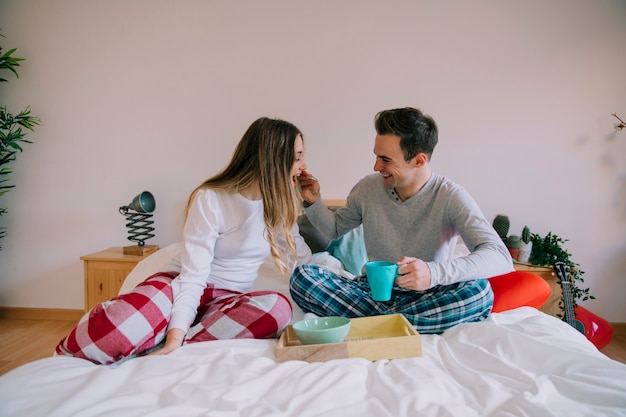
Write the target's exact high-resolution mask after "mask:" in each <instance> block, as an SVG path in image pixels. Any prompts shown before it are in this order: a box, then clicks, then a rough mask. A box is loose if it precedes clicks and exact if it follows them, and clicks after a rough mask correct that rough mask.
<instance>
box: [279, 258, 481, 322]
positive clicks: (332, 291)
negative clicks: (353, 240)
mask: <svg viewBox="0 0 626 417" xmlns="http://www.w3.org/2000/svg"><path fill="white" fill-rule="evenodd" d="M289 291H290V292H291V296H292V297H293V300H294V301H295V302H296V304H298V306H300V308H301V309H302V310H303V311H304V312H305V313H314V314H316V315H318V316H343V317H365V316H375V315H383V314H398V313H401V314H403V315H404V316H405V317H406V318H407V319H408V320H409V322H411V323H412V324H413V325H414V326H415V328H416V329H417V331H418V332H420V333H423V334H426V333H442V332H443V331H444V330H446V329H449V328H451V327H453V326H455V325H457V324H460V323H468V322H475V321H481V320H484V319H485V318H487V317H488V316H489V314H490V313H491V307H492V305H493V291H492V290H491V286H490V285H489V281H488V280H486V279H479V280H472V281H464V282H459V283H456V284H452V285H445V286H443V285H439V286H436V287H434V288H430V289H428V290H426V291H414V290H410V289H406V288H403V287H400V286H398V285H394V287H393V293H392V296H391V300H389V301H374V300H372V297H371V296H370V289H369V285H368V283H367V280H366V279H365V277H362V278H361V279H358V278H357V279H355V280H349V279H347V278H344V277H342V276H340V275H337V274H334V273H332V272H330V271H329V270H327V269H325V268H323V267H319V266H317V265H301V266H299V267H297V268H296V270H295V271H294V273H293V275H292V276H291V279H290V281H289Z"/></svg>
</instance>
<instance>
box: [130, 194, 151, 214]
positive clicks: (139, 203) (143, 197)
mask: <svg viewBox="0 0 626 417" xmlns="http://www.w3.org/2000/svg"><path fill="white" fill-rule="evenodd" d="M155 207H156V204H155V201H154V196H153V195H152V193H151V192H149V191H144V192H142V193H141V194H137V196H135V198H133V201H132V202H131V203H130V204H129V205H128V208H129V209H131V210H134V211H136V212H137V213H152V212H153V211H154V209H155Z"/></svg>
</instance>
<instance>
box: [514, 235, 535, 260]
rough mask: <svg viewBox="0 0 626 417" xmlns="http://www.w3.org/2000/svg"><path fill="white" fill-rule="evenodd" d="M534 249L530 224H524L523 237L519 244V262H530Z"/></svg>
mask: <svg viewBox="0 0 626 417" xmlns="http://www.w3.org/2000/svg"><path fill="white" fill-rule="evenodd" d="M532 250H533V241H532V236H531V234H530V229H529V228H528V226H524V228H523V229H522V239H521V242H520V246H519V256H518V258H517V261H518V262H521V263H528V262H530V254H531V252H532Z"/></svg>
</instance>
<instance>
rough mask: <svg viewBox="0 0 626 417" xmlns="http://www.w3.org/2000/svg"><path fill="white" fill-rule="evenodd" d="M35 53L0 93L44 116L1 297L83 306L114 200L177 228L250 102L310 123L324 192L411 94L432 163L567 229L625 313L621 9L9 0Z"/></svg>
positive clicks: (20, 183)
mask: <svg viewBox="0 0 626 417" xmlns="http://www.w3.org/2000/svg"><path fill="white" fill-rule="evenodd" d="M0 28H2V31H1V33H2V34H3V35H4V36H5V37H6V38H0V45H2V46H3V48H4V50H5V51H6V50H8V49H9V48H10V47H17V48H18V55H19V56H22V57H25V58H27V60H26V61H25V62H24V63H23V65H22V67H21V69H20V78H19V80H15V79H11V80H10V82H9V83H3V84H0V94H1V99H0V104H5V103H6V104H8V105H9V107H10V109H12V110H14V111H17V110H19V109H21V108H23V107H25V106H26V105H31V106H32V111H33V113H34V114H35V115H37V116H39V117H41V119H42V121H43V124H42V125H41V126H40V127H38V128H37V130H36V132H35V133H34V134H31V135H29V136H28V139H31V140H33V141H34V142H35V143H34V144H32V145H26V149H25V152H24V153H23V154H21V155H19V159H18V162H17V163H16V164H15V165H14V175H13V176H12V181H13V183H15V184H17V187H16V188H15V189H14V190H13V191H11V192H10V193H9V194H7V195H6V196H5V197H3V201H2V206H5V207H8V208H9V210H10V212H9V214H8V215H5V216H3V217H2V218H0V222H2V224H3V225H5V226H7V227H8V230H9V236H8V237H7V238H5V239H3V240H2V242H0V244H1V245H2V246H3V247H4V249H3V250H2V251H0V305H2V306H14V307H46V308H70V309H72V308H74V309H81V308H82V307H83V269H82V268H83V267H82V263H81V261H80V260H79V257H80V256H81V255H84V254H88V253H91V252H95V251H98V250H101V249H104V248H107V247H110V246H124V245H127V244H130V243H129V242H128V241H127V240H126V229H125V227H124V218H123V217H122V216H121V215H120V214H119V213H118V208H119V207H120V206H122V205H125V204H128V203H129V202H130V199H132V197H133V196H135V195H136V194H137V193H139V192H140V191H143V190H149V191H151V192H152V193H153V194H154V195H155V197H156V200H157V209H156V212H155V217H154V220H155V226H156V229H157V230H156V234H157V236H156V238H154V239H151V240H149V241H148V243H153V244H160V245H161V246H165V245H167V244H169V243H172V242H174V241H176V240H178V239H179V237H180V226H181V210H182V207H183V205H184V203H185V201H186V197H187V195H188V193H189V192H190V191H191V190H192V189H193V188H194V187H195V186H196V185H197V184H198V183H199V182H201V181H202V180H204V179H206V178H207V177H208V176H210V175H211V174H214V173H215V172H216V171H217V170H218V169H220V168H221V167H223V166H224V164H225V163H226V161H227V160H228V159H229V157H230V155H231V152H232V150H233V147H234V145H235V143H236V142H237V141H238V140H239V138H240V137H241V135H242V133H243V131H244V130H245V128H246V127H247V126H248V125H249V124H250V123H251V122H252V121H253V120H254V119H256V118H257V117H259V116H262V115H268V116H276V117H281V118H285V119H287V120H290V121H292V122H294V123H295V124H296V125H298V126H299V127H300V128H301V129H302V130H303V132H304V133H305V141H306V146H307V155H306V158H307V162H308V164H309V168H310V171H311V172H312V173H314V174H315V175H316V176H318V177H319V179H320V181H321V184H322V187H323V194H324V196H325V197H327V198H343V197H345V196H346V195H347V193H348V191H349V190H350V188H351V186H352V185H353V184H354V183H355V182H356V181H357V180H358V179H359V178H360V177H362V176H363V175H365V174H368V173H370V172H372V166H373V162H374V159H373V156H372V146H373V139H374V130H373V123H372V119H373V116H374V114H375V113H376V112H377V111H379V110H382V109H386V108H392V107H399V106H416V107H421V108H422V109H423V110H424V111H426V112H427V113H430V114H431V115H432V116H434V117H435V119H436V120H437V121H438V123H439V127H440V145H439V147H438V148H437V149H436V151H435V154H434V159H433V165H434V169H435V170H436V171H438V172H441V173H443V174H446V175H448V176H449V177H451V178H452V179H453V180H456V181H457V182H459V183H461V184H463V185H464V186H466V187H467V189H468V190H469V191H470V192H471V193H472V195H473V196H474V198H475V199H476V200H477V201H478V203H479V205H480V206H481V207H482V208H483V211H484V213H485V215H486V216H487V218H488V219H493V217H494V216H495V215H496V214H498V213H503V214H508V215H509V217H510V218H511V221H512V232H521V228H522V227H523V226H524V225H525V224H527V225H529V227H530V228H531V229H532V231H533V232H536V233H539V234H541V235H545V234H546V233H547V232H548V231H552V232H553V233H556V234H557V235H559V236H561V237H564V238H567V239H569V242H568V243H567V248H568V249H569V250H570V252H571V253H572V254H573V260H574V261H575V262H578V263H579V264H580V265H581V268H582V269H583V270H584V271H586V274H585V278H586V284H587V285H588V286H589V287H590V288H591V292H592V293H593V294H594V295H596V297H597V300H596V301H591V302H588V303H583V305H585V306H586V307H587V308H589V309H590V310H591V311H593V312H595V313H596V314H599V315H601V316H602V317H604V318H606V319H607V320H609V321H613V322H626V304H625V303H624V294H626V272H625V271H626V238H625V233H626V131H622V132H617V133H616V132H615V122H616V121H617V120H616V119H615V118H613V117H612V116H611V113H614V112H617V113H618V115H621V116H622V118H624V117H626V78H625V77H624V74H626V54H624V50H625V47H626V2H625V1H624V0H600V1H586V0H585V1H583V0H554V1H550V2H543V1H538V0H537V1H526V2H514V1H495V0H493V1H490V0H480V1H479V0H476V1H454V0H451V1H446V2H434V1H395V2H383V1H359V0H344V1H315V2H312V1H288V0H285V1H277V0H273V1H264V2H256V1H232V2H225V1H208V0H203V1H200V0H198V1H190V0H189V1H178V2H175V1H164V0H151V1H148V0H133V1H126V0H109V1H106V2H101V1H79V0H57V1H44V0H40V1H36V0H19V1H18V0H0Z"/></svg>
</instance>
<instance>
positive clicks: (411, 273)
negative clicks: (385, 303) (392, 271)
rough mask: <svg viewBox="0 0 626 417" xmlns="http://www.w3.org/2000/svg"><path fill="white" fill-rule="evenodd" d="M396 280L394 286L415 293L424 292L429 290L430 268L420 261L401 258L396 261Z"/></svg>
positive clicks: (405, 257)
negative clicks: (396, 285)
mask: <svg viewBox="0 0 626 417" xmlns="http://www.w3.org/2000/svg"><path fill="white" fill-rule="evenodd" d="M398 265H400V267H399V268H398V275H399V276H398V278H396V284H398V285H399V286H401V287H404V288H408V289H411V290H415V291H424V290H427V289H429V288H430V284H431V275H430V268H429V267H428V265H427V264H426V262H424V261H422V260H421V259H417V258H411V257H408V256H403V257H402V259H400V260H399V261H398Z"/></svg>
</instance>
